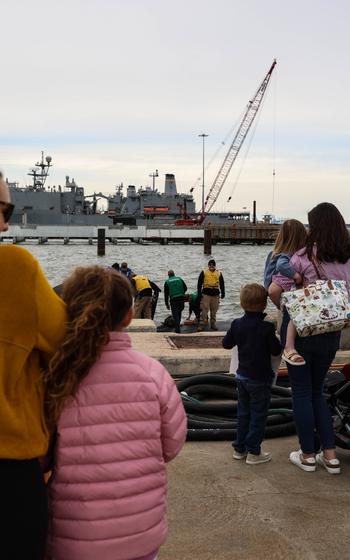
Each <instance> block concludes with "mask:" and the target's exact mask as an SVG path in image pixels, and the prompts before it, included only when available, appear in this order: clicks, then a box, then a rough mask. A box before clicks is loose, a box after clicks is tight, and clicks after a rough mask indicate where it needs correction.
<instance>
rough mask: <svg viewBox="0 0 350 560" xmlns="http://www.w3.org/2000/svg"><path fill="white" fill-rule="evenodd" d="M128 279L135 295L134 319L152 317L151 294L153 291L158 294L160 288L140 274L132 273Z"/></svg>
mask: <svg viewBox="0 0 350 560" xmlns="http://www.w3.org/2000/svg"><path fill="white" fill-rule="evenodd" d="M130 281H131V285H132V287H133V290H134V297H135V302H134V317H135V319H152V296H153V293H156V294H158V293H159V292H160V291H161V289H160V288H159V287H158V286H157V284H155V283H154V282H151V280H149V278H147V276H143V275H141V274H133V275H132V277H131V279H130Z"/></svg>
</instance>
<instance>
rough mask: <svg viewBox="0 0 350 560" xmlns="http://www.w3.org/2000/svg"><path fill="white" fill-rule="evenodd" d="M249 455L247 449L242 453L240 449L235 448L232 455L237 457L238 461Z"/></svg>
mask: <svg viewBox="0 0 350 560" xmlns="http://www.w3.org/2000/svg"><path fill="white" fill-rule="evenodd" d="M246 456H247V452H246V451H245V452H244V453H240V452H239V451H236V450H235V449H234V450H233V454H232V457H233V458H234V459H237V460H238V461H241V460H242V459H245V458H246Z"/></svg>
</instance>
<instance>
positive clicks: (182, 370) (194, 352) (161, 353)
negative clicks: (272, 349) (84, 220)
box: [129, 320, 350, 558]
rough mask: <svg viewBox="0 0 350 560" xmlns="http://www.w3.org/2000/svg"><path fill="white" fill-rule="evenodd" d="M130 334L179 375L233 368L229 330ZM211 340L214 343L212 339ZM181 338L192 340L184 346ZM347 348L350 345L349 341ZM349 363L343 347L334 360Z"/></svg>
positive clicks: (134, 342) (348, 353) (136, 345)
mask: <svg viewBox="0 0 350 560" xmlns="http://www.w3.org/2000/svg"><path fill="white" fill-rule="evenodd" d="M141 321H142V320H141ZM129 334H130V336H131V339H132V345H133V347H134V348H135V350H138V351H139V352H144V353H145V354H148V355H149V356H152V357H153V358H155V359H157V360H159V361H160V362H161V363H162V364H163V365H164V367H165V368H166V369H167V370H168V371H169V372H170V373H171V375H172V376H173V377H175V378H177V377H182V376H186V375H195V374H198V373H207V372H219V371H220V372H228V371H229V367H230V361H231V350H225V349H224V348H223V347H222V344H221V342H222V339H223V337H224V335H225V334H226V332H225V331H222V332H220V331H219V332H202V333H192V334H191V335H188V334H180V335H175V334H174V333H171V332H167V333H160V332H134V331H133V330H132V331H131V332H130V333H129ZM204 337H205V338H204ZM210 339H212V341H213V342H212V343H209V342H208V341H209V340H210ZM181 340H184V341H189V342H190V343H187V344H186V345H185V347H182V348H181ZM174 341H175V342H174ZM176 341H177V342H176ZM203 342H204V344H203ZM346 347H347V348H349V347H350V345H349V341H347V345H346ZM349 362H350V350H339V351H338V352H337V355H336V357H335V360H334V363H335V364H339V365H341V364H346V363H349ZM281 367H285V364H284V362H282V363H281ZM349 558H350V557H349Z"/></svg>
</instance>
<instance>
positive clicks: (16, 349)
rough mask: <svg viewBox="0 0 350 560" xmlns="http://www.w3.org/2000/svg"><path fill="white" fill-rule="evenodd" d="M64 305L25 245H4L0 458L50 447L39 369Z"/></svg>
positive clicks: (0, 254) (0, 265)
mask: <svg viewBox="0 0 350 560" xmlns="http://www.w3.org/2000/svg"><path fill="white" fill-rule="evenodd" d="M65 321H66V315H65V306H64V303H63V302H62V300H61V299H60V298H59V297H58V296H57V295H56V294H55V292H54V291H53V289H52V288H51V286H50V284H49V283H48V281H47V279H46V277H45V276H44V274H43V272H42V270H41V268H40V266H39V263H38V262H37V261H36V260H35V258H34V257H33V256H32V255H31V254H30V253H29V252H28V251H26V250H25V249H22V248H20V247H16V246H13V245H8V246H3V247H0V459H31V458H34V457H39V456H40V455H44V454H45V453H46V451H47V445H48V433H47V429H46V425H45V420H44V414H43V396H44V395H43V385H42V382H41V368H42V367H45V366H46V365H47V364H48V361H49V360H50V358H51V356H52V355H53V354H54V352H55V351H56V349H57V348H58V345H59V343H60V341H61V340H62V338H63V336H64V329H65Z"/></svg>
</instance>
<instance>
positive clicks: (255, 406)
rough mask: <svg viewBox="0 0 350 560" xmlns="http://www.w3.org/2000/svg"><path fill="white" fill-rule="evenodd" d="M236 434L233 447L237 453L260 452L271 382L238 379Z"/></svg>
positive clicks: (255, 453) (256, 453) (257, 453)
mask: <svg viewBox="0 0 350 560" xmlns="http://www.w3.org/2000/svg"><path fill="white" fill-rule="evenodd" d="M237 388H238V409H237V419H238V422H237V436H236V440H235V441H234V442H233V447H234V448H235V449H236V451H238V452H239V453H244V452H246V451H248V452H249V453H253V454H254V455H259V454H260V451H261V450H260V446H261V442H262V440H263V439H264V433H265V425H266V419H267V411H268V410H269V406H270V398H271V383H260V382H256V381H255V382H254V381H248V380H242V379H240V380H238V381H237Z"/></svg>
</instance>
